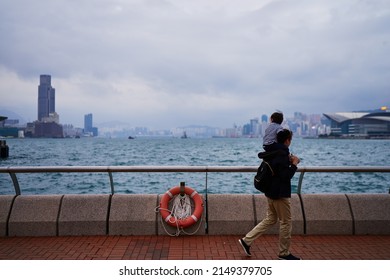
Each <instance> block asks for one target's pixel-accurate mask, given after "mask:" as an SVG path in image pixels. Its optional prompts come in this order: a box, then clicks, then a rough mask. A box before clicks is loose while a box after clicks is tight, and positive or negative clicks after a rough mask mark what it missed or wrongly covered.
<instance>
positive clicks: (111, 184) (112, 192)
mask: <svg viewBox="0 0 390 280" xmlns="http://www.w3.org/2000/svg"><path fill="white" fill-rule="evenodd" d="M108 176H109V177H110V187H111V194H112V195H113V194H114V192H115V189H114V179H113V178H112V172H111V171H108Z"/></svg>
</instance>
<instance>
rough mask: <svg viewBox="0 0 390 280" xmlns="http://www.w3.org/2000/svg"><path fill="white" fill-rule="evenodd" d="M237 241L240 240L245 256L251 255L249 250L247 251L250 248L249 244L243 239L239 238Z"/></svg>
mask: <svg viewBox="0 0 390 280" xmlns="http://www.w3.org/2000/svg"><path fill="white" fill-rule="evenodd" d="M238 242H240V244H241V246H242V249H244V252H245V254H246V255H247V256H249V257H250V256H252V255H251V252H250V251H249V250H250V249H251V246H249V245H248V244H246V243H245V241H244V240H243V239H242V238H241V239H240V240H238Z"/></svg>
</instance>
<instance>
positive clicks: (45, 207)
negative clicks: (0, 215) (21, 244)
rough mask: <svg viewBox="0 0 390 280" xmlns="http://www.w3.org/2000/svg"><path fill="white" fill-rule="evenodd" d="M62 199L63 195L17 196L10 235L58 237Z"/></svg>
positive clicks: (11, 215) (12, 212) (9, 229)
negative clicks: (58, 221)
mask: <svg viewBox="0 0 390 280" xmlns="http://www.w3.org/2000/svg"><path fill="white" fill-rule="evenodd" d="M61 199H62V196H61V195H26V196H21V195H20V196H17V197H16V198H15V201H14V203H13V206H12V211H11V214H10V218H9V222H8V235H9V236H54V235H56V234H57V220H58V212H59V209H60V203H61Z"/></svg>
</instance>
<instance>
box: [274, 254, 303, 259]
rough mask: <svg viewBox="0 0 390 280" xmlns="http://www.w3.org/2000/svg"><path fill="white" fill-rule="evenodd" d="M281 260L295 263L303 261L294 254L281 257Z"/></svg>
mask: <svg viewBox="0 0 390 280" xmlns="http://www.w3.org/2000/svg"><path fill="white" fill-rule="evenodd" d="M279 260H289V261H295V260H301V258H298V257H296V256H294V255H293V254H290V255H287V256H279Z"/></svg>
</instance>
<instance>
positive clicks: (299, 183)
mask: <svg viewBox="0 0 390 280" xmlns="http://www.w3.org/2000/svg"><path fill="white" fill-rule="evenodd" d="M304 175H305V171H302V172H301V175H300V176H299V181H298V188H297V194H301V190H302V181H303V176H304Z"/></svg>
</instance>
